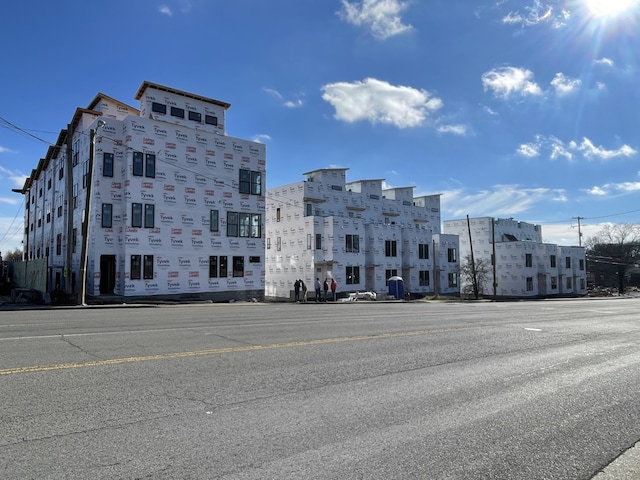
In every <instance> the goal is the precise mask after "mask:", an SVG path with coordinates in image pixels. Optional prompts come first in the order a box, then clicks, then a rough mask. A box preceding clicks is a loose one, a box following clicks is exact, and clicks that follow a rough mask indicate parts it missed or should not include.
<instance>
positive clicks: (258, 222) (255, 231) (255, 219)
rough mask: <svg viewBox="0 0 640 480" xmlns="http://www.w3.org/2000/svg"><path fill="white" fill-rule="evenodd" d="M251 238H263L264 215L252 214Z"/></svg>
mask: <svg viewBox="0 0 640 480" xmlns="http://www.w3.org/2000/svg"><path fill="white" fill-rule="evenodd" d="M251 238H262V215H260V214H259V213H252V214H251Z"/></svg>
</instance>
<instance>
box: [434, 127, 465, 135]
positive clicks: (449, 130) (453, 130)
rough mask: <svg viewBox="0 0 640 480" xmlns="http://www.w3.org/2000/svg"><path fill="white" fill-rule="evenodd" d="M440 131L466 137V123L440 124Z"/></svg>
mask: <svg viewBox="0 0 640 480" xmlns="http://www.w3.org/2000/svg"><path fill="white" fill-rule="evenodd" d="M438 133H451V134H453V135H458V136H461V137H464V136H465V135H466V134H467V126H466V125H440V126H439V127H438Z"/></svg>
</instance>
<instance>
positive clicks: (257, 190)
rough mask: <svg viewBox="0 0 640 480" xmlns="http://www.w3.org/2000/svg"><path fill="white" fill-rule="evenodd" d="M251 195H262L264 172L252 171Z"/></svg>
mask: <svg viewBox="0 0 640 480" xmlns="http://www.w3.org/2000/svg"><path fill="white" fill-rule="evenodd" d="M251 195H262V172H256V171H252V172H251Z"/></svg>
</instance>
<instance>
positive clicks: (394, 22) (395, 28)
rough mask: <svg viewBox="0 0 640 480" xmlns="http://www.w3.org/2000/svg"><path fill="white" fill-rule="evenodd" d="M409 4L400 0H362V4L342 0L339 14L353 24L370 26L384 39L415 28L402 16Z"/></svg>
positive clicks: (372, 30) (378, 36)
mask: <svg viewBox="0 0 640 480" xmlns="http://www.w3.org/2000/svg"><path fill="white" fill-rule="evenodd" d="M407 5H408V4H407V3H405V2H401V1H400V0H362V3H360V4H358V3H350V2H348V1H347V0H342V10H340V11H339V12H338V15H339V16H340V18H342V19H343V20H344V21H346V22H348V23H351V24H352V25H356V26H362V25H365V26H367V27H369V28H370V29H371V34H372V35H373V36H374V37H376V38H379V39H382V40H384V39H387V38H389V37H392V36H394V35H400V34H402V33H406V32H409V31H411V30H412V29H413V27H412V26H411V25H405V24H403V23H402V19H401V18H400V13H402V11H403V10H405V9H406V8H407Z"/></svg>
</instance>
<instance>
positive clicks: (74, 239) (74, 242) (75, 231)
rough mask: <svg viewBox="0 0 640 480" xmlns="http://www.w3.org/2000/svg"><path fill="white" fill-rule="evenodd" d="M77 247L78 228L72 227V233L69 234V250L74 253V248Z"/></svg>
mask: <svg viewBox="0 0 640 480" xmlns="http://www.w3.org/2000/svg"><path fill="white" fill-rule="evenodd" d="M77 248H78V229H77V228H74V229H73V234H72V235H71V251H72V252H73V253H76V249H77Z"/></svg>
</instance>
